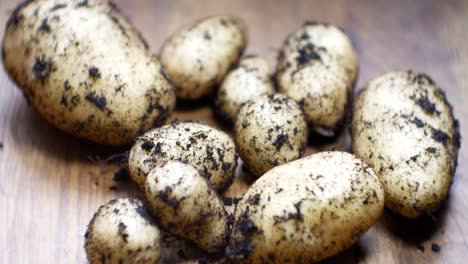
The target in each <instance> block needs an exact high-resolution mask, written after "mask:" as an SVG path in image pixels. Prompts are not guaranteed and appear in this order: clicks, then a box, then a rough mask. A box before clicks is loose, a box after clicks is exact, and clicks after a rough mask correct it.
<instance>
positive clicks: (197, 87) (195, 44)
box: [161, 16, 247, 99]
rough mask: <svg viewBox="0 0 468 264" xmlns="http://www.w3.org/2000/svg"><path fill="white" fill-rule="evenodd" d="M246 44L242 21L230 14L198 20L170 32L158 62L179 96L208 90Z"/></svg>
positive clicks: (198, 95)
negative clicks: (173, 32) (172, 32)
mask: <svg viewBox="0 0 468 264" xmlns="http://www.w3.org/2000/svg"><path fill="white" fill-rule="evenodd" d="M246 45H247V30H246V26H245V24H244V22H243V21H241V20H240V19H238V18H235V17H230V16H213V17H207V18H204V19H201V20H198V21H196V22H194V23H192V24H190V25H186V26H185V27H183V28H181V29H180V30H179V31H177V32H176V33H175V34H173V35H172V36H171V37H170V38H169V39H168V40H167V41H166V42H165V43H164V44H163V46H162V48H161V63H162V64H163V65H164V70H165V72H166V73H167V74H168V75H169V78H170V79H171V81H172V82H173V83H174V85H175V86H176V88H177V90H176V94H177V97H178V98H181V99H198V98H201V97H203V96H205V95H207V94H209V93H211V92H212V91H213V89H214V87H215V86H216V85H218V84H219V83H220V82H221V81H222V80H223V79H224V76H225V75H226V73H227V72H228V70H229V68H230V67H231V66H232V65H234V64H235V63H236V62H237V61H238V60H239V58H240V56H241V55H242V52H243V51H244V49H245V46H246Z"/></svg>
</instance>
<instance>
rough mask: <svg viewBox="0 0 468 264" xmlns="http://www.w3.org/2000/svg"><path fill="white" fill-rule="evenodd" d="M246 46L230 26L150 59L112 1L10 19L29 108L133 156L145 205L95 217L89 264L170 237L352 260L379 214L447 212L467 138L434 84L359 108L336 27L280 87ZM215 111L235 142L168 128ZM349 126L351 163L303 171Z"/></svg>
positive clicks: (240, 254) (139, 253)
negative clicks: (206, 105) (197, 110)
mask: <svg viewBox="0 0 468 264" xmlns="http://www.w3.org/2000/svg"><path fill="white" fill-rule="evenodd" d="M246 46H247V27H246V25H245V23H244V22H243V21H242V20H241V19H239V18H235V17H231V16H212V17H207V18H204V19H201V20H198V21H195V22H193V23H191V24H188V25H186V26H184V27H182V28H181V29H180V30H179V31H177V32H175V33H174V34H173V35H172V36H170V37H169V38H168V40H167V41H166V42H165V43H164V44H163V46H162V48H161V50H160V56H159V57H156V56H154V55H152V54H151V51H150V50H149V48H148V45H147V43H146V42H145V40H144V39H143V38H142V36H141V34H140V33H139V32H138V31H137V30H136V29H135V28H134V27H133V26H132V25H131V23H130V22H129V21H128V20H127V19H126V17H125V16H124V15H122V13H121V12H120V11H119V9H118V8H117V7H116V6H115V5H114V4H112V3H110V2H107V1H103V0H70V1H66V2H65V1H64V2H60V1H55V0H36V1H25V2H23V3H22V4H20V5H19V6H18V7H17V8H16V9H15V10H14V11H13V13H12V15H11V17H10V19H9V20H8V21H7V26H6V30H5V36H4V38H3V48H2V57H3V62H4V65H5V68H6V70H7V72H8V73H9V74H10V76H11V78H12V80H14V81H15V82H16V83H17V84H18V86H19V87H20V88H21V91H22V92H23V93H24V95H25V97H26V99H27V100H28V102H29V103H30V104H31V105H32V106H33V107H34V108H35V109H36V110H37V111H38V112H39V113H40V114H41V116H42V117H43V118H44V119H46V120H47V121H48V122H50V123H51V124H52V125H54V126H56V127H57V128H59V129H61V130H63V131H65V132H67V133H70V134H72V135H74V136H77V137H81V138H85V139H88V140H91V141H94V142H96V143H101V144H108V145H129V144H133V146H132V148H131V150H130V153H129V157H128V169H129V173H130V176H131V179H133V180H134V181H135V182H136V183H137V185H138V186H139V188H140V189H141V191H142V193H143V194H144V199H142V200H139V199H136V198H120V199H116V200H111V201H110V202H108V203H107V204H105V205H103V206H101V207H100V208H99V210H98V211H97V212H96V213H95V214H94V216H93V218H92V220H91V222H90V223H89V225H88V229H87V231H86V235H85V249H86V253H87V256H88V260H89V261H90V262H91V263H156V262H158V261H159V259H160V257H161V250H162V240H161V239H162V236H163V232H168V233H170V234H172V235H174V236H175V237H178V238H180V239H184V240H187V241H190V242H192V243H193V244H194V245H196V246H197V247H199V248H200V249H201V250H203V251H205V252H207V253H219V252H225V255H226V257H227V258H228V259H229V260H230V261H233V262H235V263H310V262H317V261H320V260H322V259H325V258H327V257H330V256H333V255H336V254H338V253H340V252H342V251H344V250H346V249H347V248H349V247H351V246H352V245H353V244H354V243H355V242H356V241H357V240H358V239H359V238H360V237H361V236H362V235H363V233H365V232H366V231H367V230H368V229H369V228H371V227H372V225H373V224H375V223H376V222H377V221H378V219H379V217H380V215H381V214H382V212H383V208H384V206H386V207H387V208H389V209H390V210H392V211H394V212H395V213H397V214H400V215H402V216H404V217H407V218H417V217H420V216H423V215H427V214H431V213H433V212H435V211H436V210H437V209H438V208H439V207H440V206H441V204H442V202H443V201H444V200H445V199H446V197H447V195H448V192H449V189H450V185H451V183H452V178H453V175H454V173H455V169H456V164H457V156H458V150H459V148H460V134H459V130H458V123H457V121H456V119H455V118H454V116H453V110H452V108H451V106H450V104H449V102H448V101H447V98H446V96H445V94H444V92H443V91H442V90H441V89H440V88H439V87H438V86H437V84H436V83H435V82H434V81H433V80H432V79H431V78H430V77H429V76H427V75H426V74H424V73H418V72H414V71H401V72H391V73H387V74H384V75H382V76H380V77H377V78H375V79H373V80H371V81H370V82H369V83H368V84H367V85H366V86H365V87H364V88H363V89H362V90H361V91H360V92H359V93H358V94H357V96H356V97H355V98H354V99H353V90H354V86H355V83H356V80H357V78H358V60H357V55H356V52H355V49H354V48H353V46H352V43H351V41H350V39H349V37H348V36H347V35H346V34H345V33H344V31H343V30H341V29H339V28H338V27H336V26H333V25H330V24H327V23H317V22H307V23H305V24H304V25H303V26H301V27H300V28H298V29H297V30H296V31H295V32H293V33H291V34H290V35H289V36H288V37H287V38H286V41H285V42H284V44H283V46H282V47H281V49H280V51H279V56H278V61H277V66H276V69H275V71H274V73H272V70H271V69H270V67H269V65H268V63H267V62H266V60H265V59H263V58H261V57H258V56H244V57H242V56H243V52H244V50H245V48H246ZM218 87H219V88H218ZM206 96H213V97H214V98H215V102H216V103H215V104H214V105H215V109H214V111H215V113H216V115H217V116H218V117H220V118H222V119H223V120H224V121H227V123H228V124H229V125H230V126H231V127H232V131H231V132H232V133H227V132H223V131H221V130H218V129H216V128H213V127H210V126H208V125H205V124H202V123H199V122H196V121H195V122H193V121H192V122H178V121H176V122H173V123H171V124H166V120H167V119H168V117H169V116H170V115H171V112H172V111H173V110H174V108H175V103H176V98H177V99H183V100H184V101H181V102H183V103H190V100H195V99H199V98H202V97H206ZM347 117H351V118H350V119H351V120H350V126H349V127H350V133H351V137H352V152H353V153H354V154H350V153H346V152H340V151H326V152H320V153H316V154H312V155H309V156H306V157H304V150H305V148H306V146H307V143H308V142H307V141H308V139H309V138H311V139H312V140H313V138H314V137H313V136H312V137H309V135H310V134H311V133H313V134H312V135H315V134H317V133H318V134H321V135H324V136H331V137H334V136H336V135H337V134H338V133H340V131H341V130H342V129H343V127H344V125H345V124H346V122H347V121H348V120H347ZM231 135H232V136H231ZM239 156H240V158H241V159H242V161H243V163H244V165H245V167H246V169H247V170H248V171H249V172H250V174H251V175H252V176H253V177H254V178H255V179H256V181H255V182H254V183H253V184H252V185H251V186H250V188H249V189H248V190H247V192H246V193H245V194H244V195H243V197H242V198H241V200H240V201H239V203H238V204H237V205H236V206H235V210H234V213H233V214H231V213H229V212H228V210H226V207H225V205H224V204H223V200H222V198H221V196H220V195H221V194H222V192H223V191H224V190H225V189H226V188H227V187H229V185H230V184H231V183H232V181H233V179H234V177H235V170H236V168H237V166H238V158H239Z"/></svg>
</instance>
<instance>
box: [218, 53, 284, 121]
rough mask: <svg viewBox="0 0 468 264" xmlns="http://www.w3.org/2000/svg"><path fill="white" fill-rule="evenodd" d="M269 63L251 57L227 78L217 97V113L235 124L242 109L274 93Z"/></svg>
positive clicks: (244, 59) (259, 58) (242, 61)
mask: <svg viewBox="0 0 468 264" xmlns="http://www.w3.org/2000/svg"><path fill="white" fill-rule="evenodd" d="M274 91H275V88H274V85H273V81H272V79H271V70H270V67H269V66H268V62H267V61H266V60H265V59H263V58H261V57H258V56H249V57H245V58H243V59H242V60H241V61H240V62H239V66H237V67H236V68H235V69H233V70H232V71H231V72H229V74H228V75H227V76H226V78H225V79H224V81H223V82H222V84H221V86H220V87H219V90H218V94H217V97H216V111H217V113H218V114H219V115H220V116H221V117H223V118H224V119H226V120H227V121H229V122H234V121H235V119H236V115H237V112H239V109H240V107H241V106H242V105H243V104H244V103H245V102H247V101H248V100H251V99H253V98H255V97H257V96H259V95H262V94H265V93H268V94H272V93H274Z"/></svg>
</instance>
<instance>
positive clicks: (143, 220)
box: [85, 198, 161, 264]
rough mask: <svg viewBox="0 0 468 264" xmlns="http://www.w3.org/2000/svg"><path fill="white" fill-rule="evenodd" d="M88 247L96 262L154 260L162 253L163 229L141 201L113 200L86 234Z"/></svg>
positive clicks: (93, 219)
mask: <svg viewBox="0 0 468 264" xmlns="http://www.w3.org/2000/svg"><path fill="white" fill-rule="evenodd" d="M85 249H86V255H87V256H88V261H89V262H90V263H92V264H94V263H109V264H113V263H115V264H117V263H141V264H143V263H148V264H149V263H152V264H153V263H157V262H158V261H159V258H160V256H161V232H160V231H159V229H158V227H157V226H156V225H155V224H154V222H153V220H152V219H151V218H150V216H149V215H148V213H147V212H146V210H145V208H144V207H143V203H142V202H141V201H139V200H137V199H133V198H121V199H116V200H111V201H109V202H108V203H107V204H105V205H103V206H101V207H100V208H99V210H98V211H97V212H96V213H95V214H94V216H93V218H92V219H91V222H90V223H89V225H88V230H86V234H85Z"/></svg>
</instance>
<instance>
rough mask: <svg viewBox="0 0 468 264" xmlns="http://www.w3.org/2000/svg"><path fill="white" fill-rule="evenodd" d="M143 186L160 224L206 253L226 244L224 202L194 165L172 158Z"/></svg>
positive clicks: (160, 166)
mask: <svg viewBox="0 0 468 264" xmlns="http://www.w3.org/2000/svg"><path fill="white" fill-rule="evenodd" d="M145 186H146V187H145V193H146V198H147V200H148V202H149V206H150V210H151V212H152V214H153V215H155V216H156V218H157V219H158V222H159V223H160V224H161V226H162V227H164V228H165V229H166V230H168V231H169V232H171V233H173V234H175V235H176V236H178V237H180V238H185V239H188V240H190V241H192V242H194V243H195V244H196V245H198V246H199V247H200V248H202V249H203V250H205V251H207V252H216V251H219V250H221V249H224V248H225V247H226V243H227V238H228V235H229V231H230V230H229V226H228V220H227V219H228V218H227V214H226V210H225V209H224V205H223V202H222V201H221V198H220V197H219V196H218V195H217V193H216V191H215V190H214V189H213V188H212V186H211V184H210V183H209V182H208V181H207V180H206V178H204V177H203V176H201V175H200V173H199V172H198V171H197V170H196V169H195V168H194V167H193V166H191V165H189V164H187V163H183V162H181V161H173V160H171V161H167V162H163V163H159V164H158V165H157V166H156V167H155V168H154V169H152V170H151V171H150V173H149V174H148V177H147V178H146V184H145Z"/></svg>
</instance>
